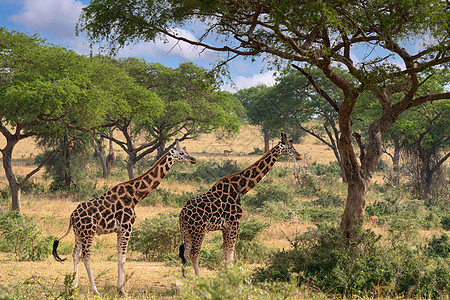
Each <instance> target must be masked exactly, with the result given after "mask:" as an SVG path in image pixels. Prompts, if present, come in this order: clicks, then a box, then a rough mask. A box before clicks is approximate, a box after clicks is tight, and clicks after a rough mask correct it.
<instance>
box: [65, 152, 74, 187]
mask: <svg viewBox="0 0 450 300" xmlns="http://www.w3.org/2000/svg"><path fill="white" fill-rule="evenodd" d="M64 159H65V164H66V169H65V171H64V184H65V186H66V190H68V191H70V190H71V188H72V181H73V180H72V174H71V172H70V151H69V150H65V151H64Z"/></svg>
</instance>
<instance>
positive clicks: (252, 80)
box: [222, 71, 275, 92]
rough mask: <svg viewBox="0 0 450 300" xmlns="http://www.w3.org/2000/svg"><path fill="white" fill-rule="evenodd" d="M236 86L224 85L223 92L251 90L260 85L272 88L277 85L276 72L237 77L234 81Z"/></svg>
mask: <svg viewBox="0 0 450 300" xmlns="http://www.w3.org/2000/svg"><path fill="white" fill-rule="evenodd" d="M233 81H234V84H233V85H232V84H230V83H227V84H224V85H223V86H222V90H224V91H229V92H236V91H238V90H241V89H246V88H250V87H252V86H255V85H258V84H265V85H267V86H272V85H274V84H275V72H274V71H267V72H264V73H258V74H254V75H252V76H237V77H236V78H235V79H234V80H233Z"/></svg>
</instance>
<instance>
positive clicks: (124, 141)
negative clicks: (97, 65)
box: [104, 58, 240, 179]
mask: <svg viewBox="0 0 450 300" xmlns="http://www.w3.org/2000/svg"><path fill="white" fill-rule="evenodd" d="M118 64H119V65H120V66H121V67H122V68H123V69H124V70H126V71H127V72H128V73H129V74H130V76H132V77H133V78H135V80H136V82H137V83H138V84H140V85H141V86H143V87H144V88H146V89H148V90H149V91H152V92H153V93H155V94H156V95H158V97H159V98H160V99H161V100H162V101H163V103H164V111H163V112H162V114H161V115H160V116H158V118H156V119H148V118H145V117H142V116H143V115H144V116H145V115H146V109H152V107H148V108H147V107H142V106H136V107H135V109H134V110H133V112H131V113H130V114H129V115H128V116H127V117H125V118H122V120H121V122H119V123H118V125H117V129H118V131H119V132H120V133H121V137H113V136H110V135H104V136H105V137H107V138H109V139H111V140H112V141H114V142H115V143H116V144H117V145H119V146H120V147H121V148H122V149H123V150H124V151H125V152H126V153H127V155H128V161H127V170H128V176H129V178H130V179H131V178H134V168H135V165H136V163H137V162H138V161H139V160H141V159H142V158H143V157H144V156H146V155H148V154H150V153H153V152H154V151H156V152H157V157H160V156H161V155H162V154H164V152H165V151H166V148H171V147H173V146H174V143H175V137H177V138H178V140H179V141H182V140H185V139H190V138H194V137H196V136H197V135H198V134H199V133H207V132H211V131H213V130H214V131H217V132H228V133H230V132H236V131H237V130H238V129H239V123H240V121H239V118H238V114H237V112H239V109H240V106H239V105H238V104H239V103H238V101H237V99H234V97H232V96H231V95H230V94H228V93H224V92H218V91H217V90H216V82H215V79H214V77H213V76H212V74H210V73H209V72H207V71H206V70H204V69H202V68H200V67H198V66H196V65H194V64H192V63H182V64H180V65H179V66H178V67H177V68H169V67H165V66H163V65H161V64H157V63H147V62H145V61H144V60H139V59H136V58H126V59H121V60H119V62H118ZM139 137H141V138H143V139H138V138H139ZM141 141H143V142H141ZM168 141H171V144H170V145H169V146H168V147H167V146H166V143H167V142H168Z"/></svg>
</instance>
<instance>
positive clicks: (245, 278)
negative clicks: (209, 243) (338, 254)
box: [180, 267, 317, 300]
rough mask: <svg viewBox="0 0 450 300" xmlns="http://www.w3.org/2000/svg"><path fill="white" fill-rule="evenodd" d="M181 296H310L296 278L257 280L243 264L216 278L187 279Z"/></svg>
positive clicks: (263, 299)
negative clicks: (283, 280) (297, 285)
mask: <svg viewBox="0 0 450 300" xmlns="http://www.w3.org/2000/svg"><path fill="white" fill-rule="evenodd" d="M305 294H306V293H305ZM180 296H181V298H182V299H187V300H190V299H255V300H258V299H260V300H265V299H307V298H306V297H305V295H304V294H303V293H301V292H300V291H299V290H298V288H297V287H296V285H295V280H291V281H290V282H287V283H284V282H283V283H278V282H264V283H254V282H253V281H252V278H251V276H250V275H249V272H248V271H245V270H243V269H242V268H239V267H232V268H229V269H228V270H226V271H224V272H221V273H220V275H218V276H217V277H214V278H208V279H203V278H196V277H194V278H187V279H186V280H184V281H183V282H182V283H181V286H180ZM311 299H312V298H311ZM316 299H317V298H316Z"/></svg>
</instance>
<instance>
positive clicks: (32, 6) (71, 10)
mask: <svg viewBox="0 0 450 300" xmlns="http://www.w3.org/2000/svg"><path fill="white" fill-rule="evenodd" d="M83 6H84V4H83V3H81V2H80V1H76V0H75V1H74V0H24V1H23V6H22V9H21V11H19V12H18V13H17V14H15V15H12V16H11V17H10V19H11V20H12V21H14V22H15V23H16V24H18V25H21V26H24V27H27V28H32V29H34V30H37V31H48V32H50V33H51V34H52V35H54V36H55V37H57V38H63V39H70V38H73V37H74V36H75V24H76V22H77V21H78V17H79V15H80V13H81V9H82V8H83Z"/></svg>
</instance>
